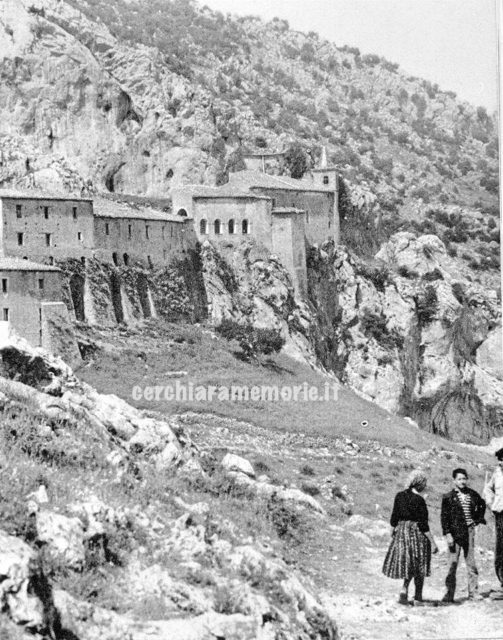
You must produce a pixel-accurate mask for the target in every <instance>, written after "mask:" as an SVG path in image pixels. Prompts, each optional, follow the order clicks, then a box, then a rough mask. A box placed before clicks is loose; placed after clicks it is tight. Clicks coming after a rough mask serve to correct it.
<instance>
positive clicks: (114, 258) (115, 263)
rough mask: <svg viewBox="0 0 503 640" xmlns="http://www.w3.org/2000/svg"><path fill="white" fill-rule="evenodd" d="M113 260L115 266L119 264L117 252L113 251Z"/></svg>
mask: <svg viewBox="0 0 503 640" xmlns="http://www.w3.org/2000/svg"><path fill="white" fill-rule="evenodd" d="M112 260H113V263H114V265H115V266H117V265H118V264H119V260H118V259H117V254H116V253H115V252H114V253H112Z"/></svg>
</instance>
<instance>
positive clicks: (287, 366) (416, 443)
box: [78, 323, 431, 448]
mask: <svg viewBox="0 0 503 640" xmlns="http://www.w3.org/2000/svg"><path fill="white" fill-rule="evenodd" d="M159 325H160V327H159V337H158V338H154V336H153V335H152V337H149V338H148V340H146V339H144V338H143V337H140V335H138V336H136V337H135V336H134V335H133V336H132V339H135V340H137V341H138V343H139V345H138V346H139V348H140V346H141V350H142V351H145V353H146V361H145V363H144V364H143V365H142V366H138V359H137V358H135V357H134V356H131V354H130V353H127V352H124V351H123V348H124V347H123V346H122V348H121V344H120V343H118V342H116V341H115V339H114V335H113V334H111V333H105V334H104V335H103V338H106V339H108V340H109V341H110V343H111V344H112V345H114V348H116V359H112V358H111V356H110V354H109V353H105V352H103V351H102V352H100V353H99V354H97V355H96V357H95V360H94V361H92V362H91V363H89V364H88V365H87V366H85V367H83V368H82V369H81V370H80V371H78V375H79V376H80V377H81V378H82V379H83V380H85V381H86V382H89V383H90V384H92V385H93V386H95V387H96V388H97V389H98V390H99V391H101V392H102V393H115V394H116V395H118V396H119V397H121V398H124V399H125V400H126V401H128V402H130V403H131V404H133V405H134V406H137V407H139V408H142V409H148V410H154V411H159V412H160V413H164V414H167V415H169V414H172V413H182V412H184V411H195V412H196V413H200V412H202V413H204V412H207V411H211V412H212V413H216V414H218V415H221V416H229V417H232V418H234V419H236V420H243V421H246V422H250V423H252V424H256V425H258V426H261V427H264V428H267V429H272V430H275V431H277V430H280V431H285V432H290V431H291V432H303V433H308V434H319V435H327V436H330V437H336V436H340V435H348V436H350V437H352V438H363V439H365V438H367V437H368V435H369V433H368V429H367V428H364V427H362V426H361V422H362V421H363V420H365V419H368V416H369V415H372V416H374V420H375V422H378V423H379V424H380V431H379V438H380V440H381V441H382V442H383V444H387V445H393V444H394V443H396V442H403V441H407V442H408V443H409V444H410V446H411V447H419V448H424V447H425V446H428V444H427V443H429V442H430V441H431V436H428V435H427V434H425V433H424V432H422V431H418V430H413V431H411V429H410V427H409V425H408V424H407V423H405V422H404V421H403V420H402V419H401V418H399V417H397V416H392V415H390V414H388V413H387V412H386V411H384V410H383V409H380V408H379V407H377V406H376V405H375V404H372V403H370V402H367V401H366V400H363V399H362V398H360V397H359V396H357V395H356V394H354V393H353V392H352V391H350V390H348V389H346V388H340V389H339V390H338V394H337V400H335V401H334V402H332V401H328V402H316V403H313V402H301V401H298V402H266V401H258V402H253V401H251V400H250V401H240V402H232V401H223V400H222V401H217V400H215V401H213V402H195V401H193V402H191V401H190V400H189V399H187V400H183V399H181V400H180V401H173V402H168V401H165V400H163V399H162V398H160V399H159V400H153V401H147V400H145V399H143V398H142V399H140V400H134V399H133V398H132V389H133V387H134V386H135V385H138V386H140V387H142V388H143V387H145V386H146V385H149V386H155V385H166V384H174V383H175V380H174V379H173V378H169V379H168V378H166V376H165V372H166V371H187V372H188V375H187V376H184V377H182V378H180V382H181V383H188V382H191V383H193V384H194V387H195V386H197V385H204V386H208V385H214V386H226V387H230V386H231V385H239V386H243V385H247V386H248V387H249V388H251V387H253V386H259V387H260V386H262V385H264V386H279V387H281V386H284V385H289V386H290V385H291V386H295V385H300V386H302V385H303V384H304V382H307V383H308V384H309V385H313V386H317V387H318V388H320V389H323V390H324V385H325V383H326V381H327V380H326V378H324V377H323V376H322V375H320V374H318V373H317V372H315V371H313V370H311V369H310V368H308V367H307V366H305V365H302V364H301V363H299V362H296V361H293V360H292V359H290V358H288V357H287V356H285V355H283V354H279V355H274V356H273V361H274V362H275V363H276V365H277V367H275V368H274V369H272V368H269V367H260V366H255V365H254V364H253V363H246V362H242V361H240V360H238V359H236V358H235V356H234V355H233V353H232V348H231V347H230V346H229V344H228V343H227V342H226V341H224V340H221V339H219V338H215V337H212V336H211V333H210V332H208V331H205V330H204V328H202V327H192V328H191V330H192V331H197V332H199V333H200V335H201V341H200V343H199V344H198V345H197V349H194V348H193V347H192V345H187V344H186V343H183V344H177V343H171V342H170V335H171V332H172V331H173V332H175V331H176V332H178V331H179V329H178V328H176V325H175V328H173V325H171V324H169V323H159ZM152 333H153V329H152ZM142 342H145V343H146V344H145V345H142V344H141V343H142ZM146 347H148V349H147V348H146ZM189 347H190V350H189V351H188V348H189Z"/></svg>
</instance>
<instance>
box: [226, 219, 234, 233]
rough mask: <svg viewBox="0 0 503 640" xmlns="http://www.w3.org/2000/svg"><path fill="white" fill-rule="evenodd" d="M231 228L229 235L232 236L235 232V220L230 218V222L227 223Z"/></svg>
mask: <svg viewBox="0 0 503 640" xmlns="http://www.w3.org/2000/svg"><path fill="white" fill-rule="evenodd" d="M227 226H228V229H229V235H231V236H232V234H233V233H234V220H229V224H228V225H227Z"/></svg>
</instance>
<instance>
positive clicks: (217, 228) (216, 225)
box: [213, 219, 222, 236]
mask: <svg viewBox="0 0 503 640" xmlns="http://www.w3.org/2000/svg"><path fill="white" fill-rule="evenodd" d="M213 231H214V232H215V235H216V236H219V235H220V234H221V233H222V229H221V226H220V220H218V219H217V220H215V222H214V223H213Z"/></svg>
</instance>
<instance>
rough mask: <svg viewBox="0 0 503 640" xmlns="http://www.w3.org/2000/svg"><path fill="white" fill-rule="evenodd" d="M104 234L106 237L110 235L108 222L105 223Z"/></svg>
mask: <svg viewBox="0 0 503 640" xmlns="http://www.w3.org/2000/svg"><path fill="white" fill-rule="evenodd" d="M105 234H106V235H107V236H109V235H110V225H109V224H108V222H105Z"/></svg>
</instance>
